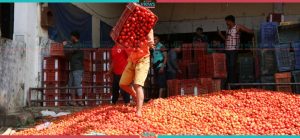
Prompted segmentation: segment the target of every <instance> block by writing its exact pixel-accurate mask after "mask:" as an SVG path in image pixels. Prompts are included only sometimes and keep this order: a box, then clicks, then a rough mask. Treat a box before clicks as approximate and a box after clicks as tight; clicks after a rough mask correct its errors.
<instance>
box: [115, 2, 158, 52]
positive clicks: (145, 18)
mask: <svg viewBox="0 0 300 138" xmlns="http://www.w3.org/2000/svg"><path fill="white" fill-rule="evenodd" d="M156 21H157V17H156V16H155V15H154V14H153V13H152V12H151V11H150V10H148V9H146V8H144V7H141V6H136V7H135V8H134V10H133V12H132V13H131V14H130V15H129V17H128V18H127V20H126V21H125V23H124V25H123V27H122V29H121V32H120V34H119V37H118V39H117V42H118V43H119V44H121V45H123V46H125V47H133V48H136V47H139V46H141V45H144V44H146V43H147V35H148V33H149V32H150V30H151V29H152V28H153V27H154V25H155V23H156Z"/></svg>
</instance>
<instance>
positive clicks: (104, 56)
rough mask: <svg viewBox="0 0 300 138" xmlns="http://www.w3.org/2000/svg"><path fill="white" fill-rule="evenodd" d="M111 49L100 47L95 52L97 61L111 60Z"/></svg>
mask: <svg viewBox="0 0 300 138" xmlns="http://www.w3.org/2000/svg"><path fill="white" fill-rule="evenodd" d="M110 54H111V49H104V48H100V49H98V50H96V51H94V52H93V60H94V62H96V63H102V62H107V61H110V60H111V57H110V56H111V55H110Z"/></svg>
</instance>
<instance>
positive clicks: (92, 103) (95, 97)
mask: <svg viewBox="0 0 300 138" xmlns="http://www.w3.org/2000/svg"><path fill="white" fill-rule="evenodd" d="M84 98H85V99H89V100H95V101H89V100H87V101H85V105H87V106H97V105H99V103H100V102H99V101H96V100H98V99H99V95H97V94H95V93H89V94H85V95H84Z"/></svg>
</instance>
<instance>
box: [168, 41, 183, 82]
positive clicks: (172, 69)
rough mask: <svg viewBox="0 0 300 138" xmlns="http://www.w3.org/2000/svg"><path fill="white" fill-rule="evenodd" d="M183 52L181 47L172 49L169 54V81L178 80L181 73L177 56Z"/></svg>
mask: <svg viewBox="0 0 300 138" xmlns="http://www.w3.org/2000/svg"><path fill="white" fill-rule="evenodd" d="M180 51H181V48H180V46H175V47H172V48H171V50H170V51H169V53H168V62H167V68H168V69H167V74H168V75H167V76H168V80H174V79H176V74H177V73H181V70H180V69H179V67H178V64H177V54H178V53H179V52H180Z"/></svg>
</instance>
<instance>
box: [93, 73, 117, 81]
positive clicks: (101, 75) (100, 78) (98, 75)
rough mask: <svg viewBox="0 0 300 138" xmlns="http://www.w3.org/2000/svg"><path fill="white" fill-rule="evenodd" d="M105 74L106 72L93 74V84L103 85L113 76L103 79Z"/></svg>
mask: <svg viewBox="0 0 300 138" xmlns="http://www.w3.org/2000/svg"><path fill="white" fill-rule="evenodd" d="M105 73H106V72H97V73H94V75H93V82H94V83H95V84H103V83H106V82H110V78H112V77H113V76H110V78H105Z"/></svg>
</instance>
